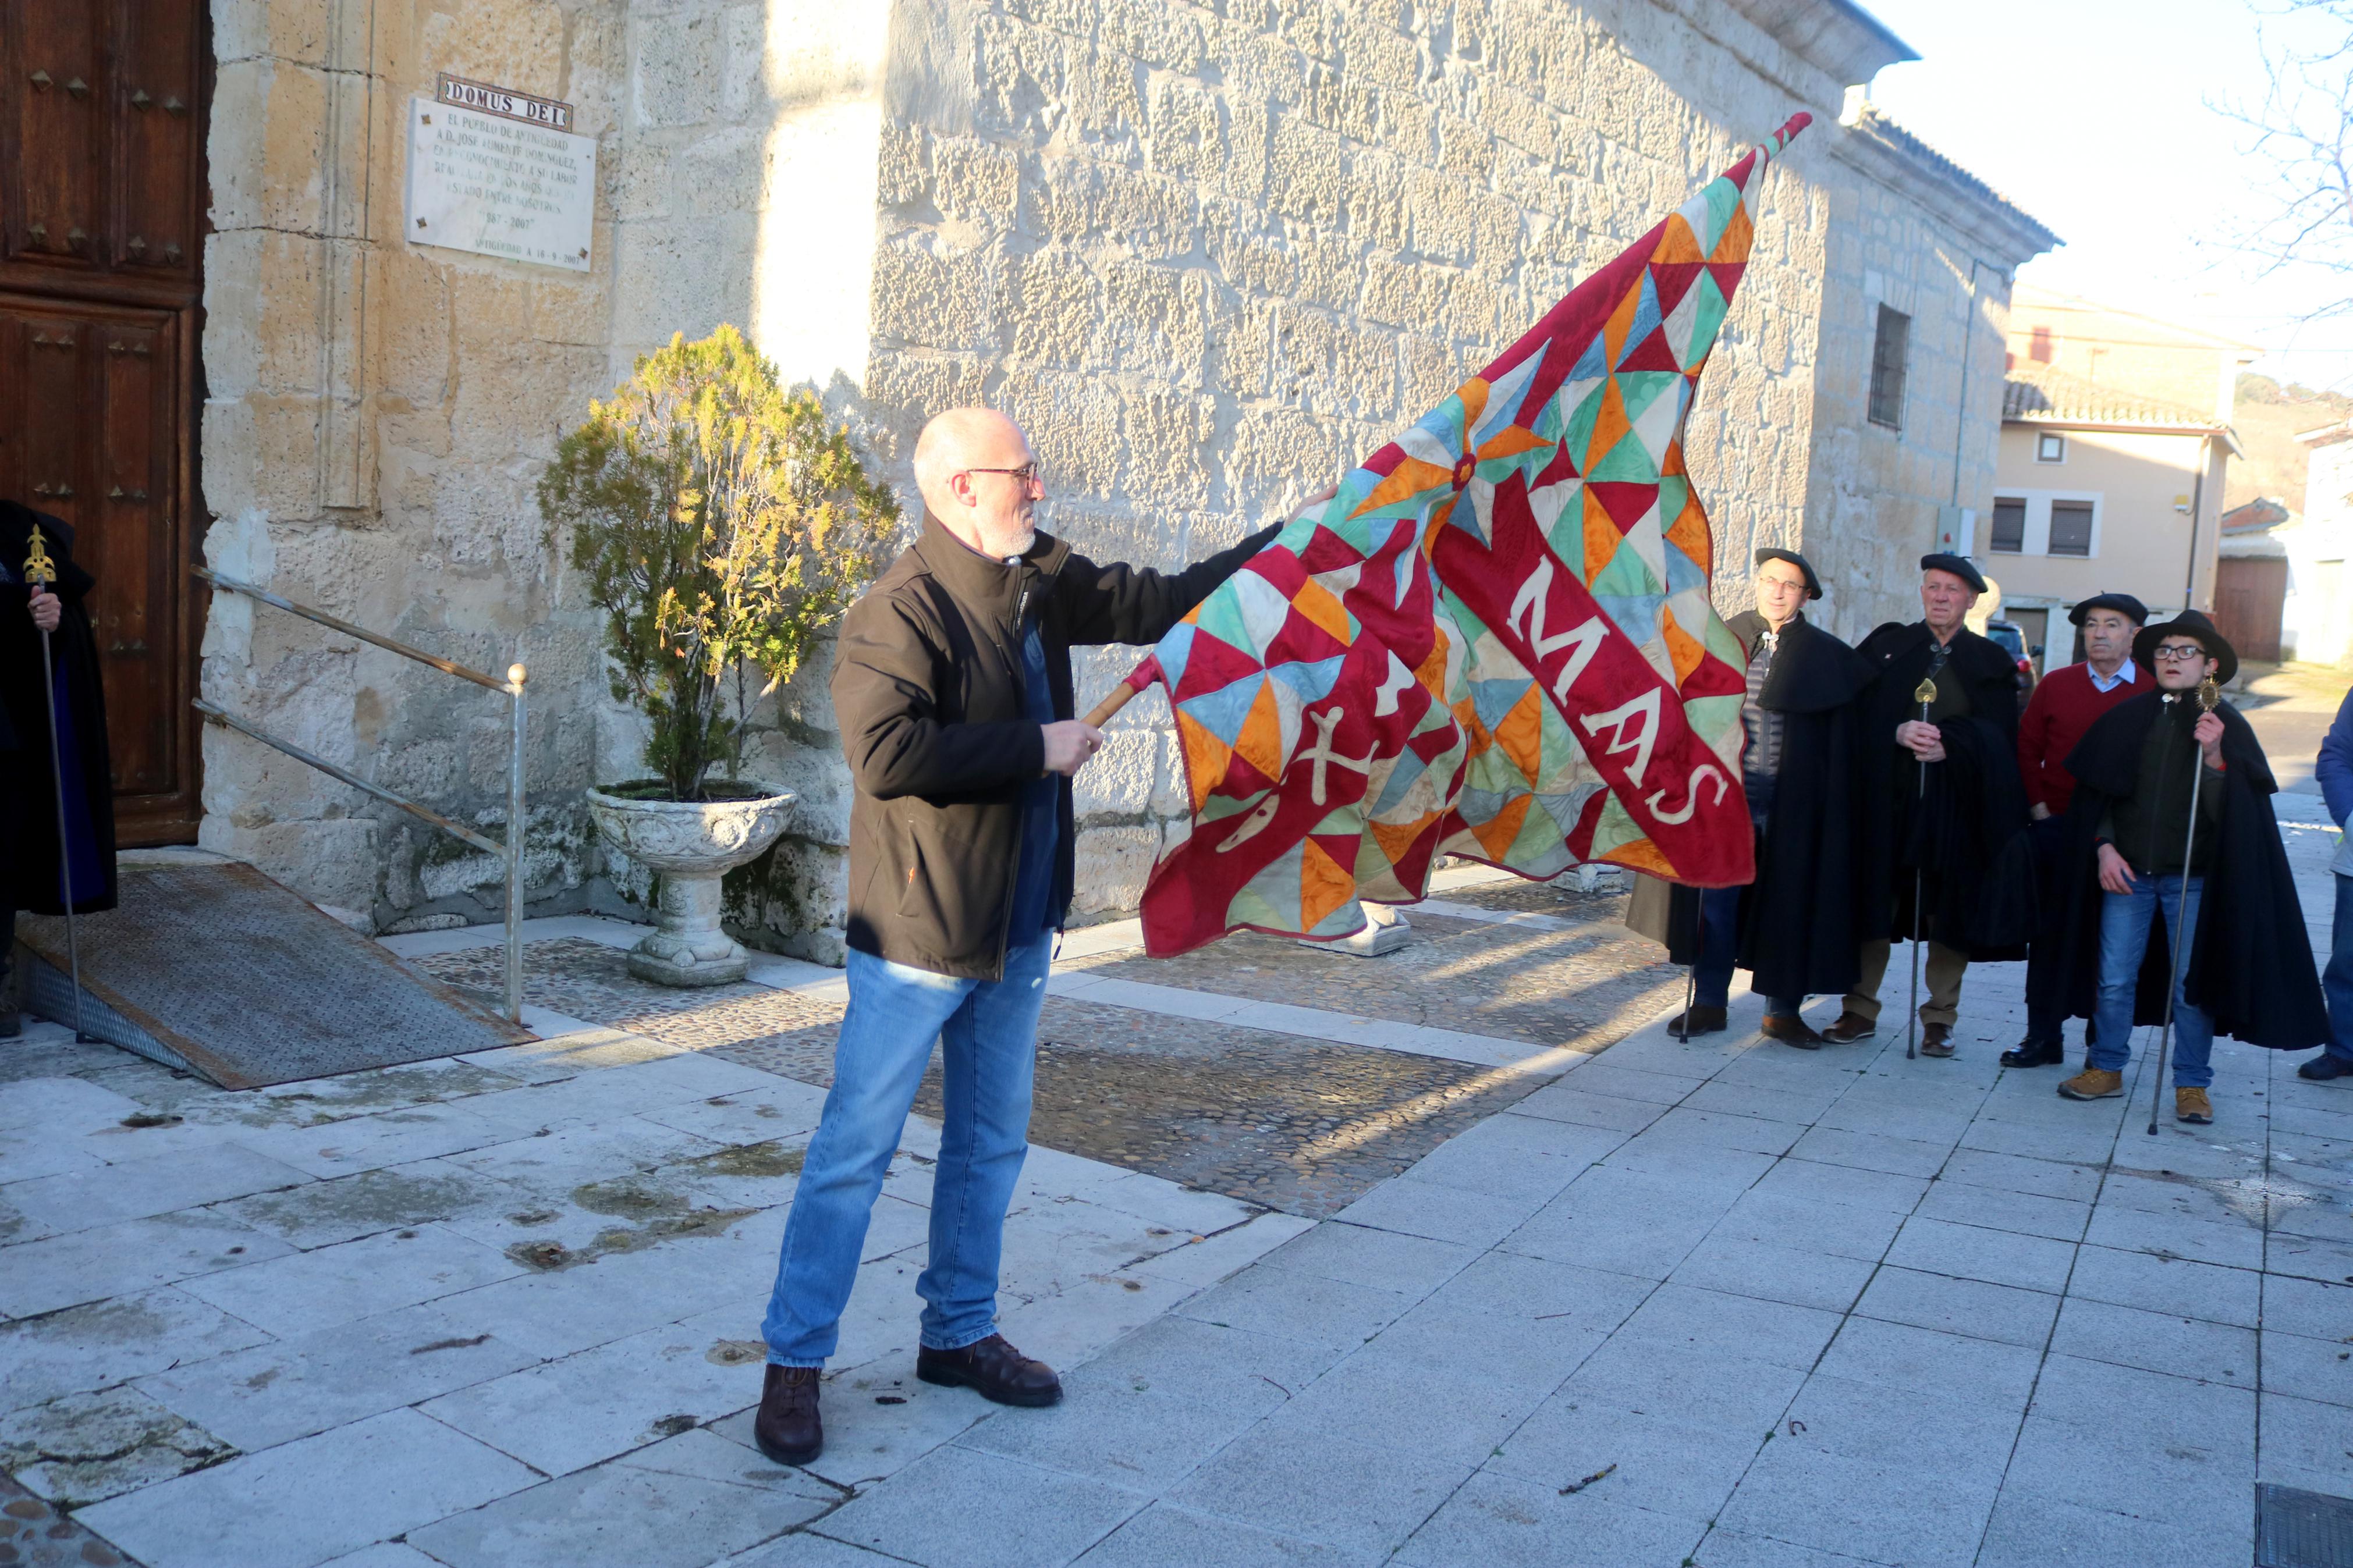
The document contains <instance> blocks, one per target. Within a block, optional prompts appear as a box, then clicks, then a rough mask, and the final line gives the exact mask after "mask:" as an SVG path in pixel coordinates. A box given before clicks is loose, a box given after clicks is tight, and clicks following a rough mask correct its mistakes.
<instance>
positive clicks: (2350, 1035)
mask: <svg viewBox="0 0 2353 1568" xmlns="http://www.w3.org/2000/svg"><path fill="white" fill-rule="evenodd" d="M2330 880H2332V881H2334V882H2335V883H2336V884H2337V920H2336V923H2335V924H2334V925H2332V926H2331V927H2330V928H2329V933H2328V937H2329V940H2328V967H2327V969H2324V970H2322V971H2321V972H2320V989H2321V990H2322V991H2323V992H2325V993H2327V997H2328V1054H2329V1055H2330V1056H2332V1057H2335V1058H2337V1059H2338V1060H2339V1061H2348V1062H2353V877H2334V878H2331V879H2330Z"/></svg>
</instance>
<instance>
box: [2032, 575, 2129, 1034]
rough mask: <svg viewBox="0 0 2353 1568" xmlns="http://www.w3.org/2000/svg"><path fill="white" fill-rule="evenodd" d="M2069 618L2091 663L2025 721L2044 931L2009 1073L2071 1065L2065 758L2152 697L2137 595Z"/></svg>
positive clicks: (2107, 599)
mask: <svg viewBox="0 0 2353 1568" xmlns="http://www.w3.org/2000/svg"><path fill="white" fill-rule="evenodd" d="M2067 618H2068V619H2069V620H2071V621H2073V623H2074V624H2075V628H2076V630H2077V631H2079V632H2081V633H2082V634H2083V638H2084V658H2083V659H2082V661H2081V662H2080V663H2076V664H2063V665H2061V666H2060V667H2059V668H2056V669H2054V670H2052V672H2051V673H2050V674H2048V675H2046V676H2044V677H2043V678H2042V680H2041V681H2040V682H2038V683H2037V684H2036V686H2035V688H2034V695H2033V697H2032V698H2031V699H2029V700H2028V701H2027V704H2026V712H2025V713H2024V714H2023V715H2022V716H2021V718H2020V719H2019V721H2018V773H2019V777H2020V778H2021V780H2023V781H2024V783H2025V784H2026V809H2027V815H2028V816H2029V818H2030V820H2029V821H2028V823H2027V825H2026V835H2027V840H2028V843H2029V844H2030V846H2031V848H2032V850H2033V857H2034V874H2035V890H2036V895H2037V898H2036V906H2037V918H2038V921H2040V926H2039V929H2038V930H2037V931H2035V934H2034V942H2033V944H2032V945H2031V947H2030V948H2029V949H2028V951H2027V954H2026V1037H2025V1038H2024V1039H2022V1040H2021V1041H2019V1042H2018V1044H2017V1045H2016V1046H2014V1047H2011V1048H2010V1049H2009V1050H2006V1051H2004V1052H2002V1053H2001V1065H2002V1066H2004V1067H2006V1068H2041V1067H2056V1066H2058V1065H2059V1063H2060V1062H2062V1061H2063V1060H2065V1059H2066V1046H2065V1042H2064V1041H2063V1039H2062V1038H2061V1036H2062V1034H2063V1023H2062V1015H2061V1013H2060V1006H2059V991H2060V984H2059V977H2058V974H2057V973H2056V969H2055V966H2054V965H2053V964H2052V954H2053V953H2054V952H2056V951H2057V949H2058V945H2059V944H2058V938H2057V931H2056V930H2055V928H2054V927H2053V925H2052V921H2053V920H2054V919H2055V918H2056V916H2057V915H2058V912H2059V910H2060V908H2061V907H2062V906H2063V904H2065V902H2066V899H2065V897H2064V895H2063V892H2062V890H2061V889H2060V888H2059V885H2058V881H2057V878H2058V875H2059V869H2060V862H2061V859H2062V852H2063V850H2064V849H2065V847H2066V842H2067V805H2068V802H2069V801H2070V800H2072V799H2073V797H2074V794H2075V781H2074V780H2073V778H2071V777H2069V776H2068V773H2067V753H2068V752H2072V751H2073V750H2074V749H2075V746H2076V743H2077V742H2080V741H2082V740H2083V738H2084V733H2085V731H2089V730H2090V729H2091V727H2092V725H2093V723H2094V721H2096V720H2097V719H2098V718H2099V717H2100V716H2101V715H2102V714H2104V713H2105V712H2106V711H2107V710H2109V709H2111V708H2114V707H2116V706H2117V705H2118V704H2119V703H2123V702H2128V701H2130V700H2132V699H2133V698H2135V697H2137V696H2139V695H2140V694H2141V693H2142V692H2144V691H2147V689H2149V685H2148V681H2149V678H2148V676H2147V673H2146V672H2145V671H2143V670H2142V669H2141V668H2140V666H2138V665H2137V664H2135V663H2134V662H2133V657H2132V645H2133V638H2134V637H2137V636H2138V635H2139V634H2140V629H2141V627H2142V626H2146V625H2147V624H2148V606H2147V605H2144V604H2142V603H2141V602H2140V601H2139V600H2138V599H2136V598H2134V597H2133V596H2132V595H2130V594H2097V595H2093V596H2092V597H2091V598H2088V599H2085V600H2083V601H2082V602H2080V603H2079V604H2077V605H2075V607H2074V608H2073V609H2072V610H2069V611H2068V612H2067ZM2086 1048H2087V1049H2088V1047H2086ZM2088 1059H2089V1058H2086V1060H2087V1061H2088Z"/></svg>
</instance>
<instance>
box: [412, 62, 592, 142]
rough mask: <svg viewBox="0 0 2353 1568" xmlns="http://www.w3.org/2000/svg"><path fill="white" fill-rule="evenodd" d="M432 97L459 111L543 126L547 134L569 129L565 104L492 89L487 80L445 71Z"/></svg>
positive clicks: (569, 115)
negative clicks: (491, 115) (468, 110)
mask: <svg viewBox="0 0 2353 1568" xmlns="http://www.w3.org/2000/svg"><path fill="white" fill-rule="evenodd" d="M433 96H434V98H435V99H436V100H438V101H439V102H442V103H447V104H450V105H452V106H454V107H456V108H459V109H473V110H480V111H481V112H482V113H484V114H498V115H503V116H505V117H506V118H507V119H509V120H520V121H522V122H523V123H524V124H526V125H544V126H546V127H547V128H548V129H549V130H550V131H569V130H571V129H572V106H571V105H570V104H568V103H563V102H559V101H558V100H555V99H553V98H538V97H534V96H533V94H531V93H528V92H517V91H515V89H512V88H511V87H492V86H491V84H490V83H489V82H486V81H470V80H468V79H466V78H464V77H461V76H451V75H450V74H449V73H448V71H442V72H440V73H438V75H437V76H436V77H435V78H434V81H433Z"/></svg>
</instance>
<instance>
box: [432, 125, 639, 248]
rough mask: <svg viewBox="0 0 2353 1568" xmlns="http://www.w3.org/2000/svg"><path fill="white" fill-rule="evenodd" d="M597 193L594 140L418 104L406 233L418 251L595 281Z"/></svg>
mask: <svg viewBox="0 0 2353 1568" xmlns="http://www.w3.org/2000/svg"><path fill="white" fill-rule="evenodd" d="M564 107H565V108H566V109H567V110H568V108H569V106H568V105H567V106H564ZM565 118H566V119H567V120H568V119H569V114H568V112H567V114H566V115H565ZM595 215H596V140H595V138H593V137H588V136H575V135H572V134H571V133H569V132H563V131H556V130H554V129H551V128H550V127H548V126H546V125H544V124H533V123H530V122H528V121H524V120H522V119H521V118H519V117H510V116H508V115H503V114H495V113H484V112H481V111H480V110H472V109H467V108H463V107H461V106H459V105H457V104H453V103H447V102H436V101H434V100H430V99H423V98H419V99H412V100H410V102H409V111H408V216H407V221H406V225H405V230H406V234H407V236H408V237H409V239H410V240H411V241H412V242H413V243H415V244H417V245H438V246H445V247H448V248H450V249H452V250H470V251H473V252H475V253H477V254H479V255H482V256H497V257H502V258H505V259H507V260H509V261H533V262H538V263H540V264H541V265H543V266H547V267H562V268H568V269H569V270H571V271H574V272H586V271H587V270H588V249H589V235H590V230H591V226H592V223H593V220H594V218H595Z"/></svg>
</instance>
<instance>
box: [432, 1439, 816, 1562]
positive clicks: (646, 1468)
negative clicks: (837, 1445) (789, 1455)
mask: <svg viewBox="0 0 2353 1568" xmlns="http://www.w3.org/2000/svg"><path fill="white" fill-rule="evenodd" d="M840 1501H841V1493H840V1492H839V1490H838V1489H835V1488H832V1487H829V1486H827V1485H826V1484H825V1483H824V1482H822V1481H818V1480H817V1479H813V1478H811V1477H809V1476H807V1475H805V1474H803V1473H802V1472H801V1471H798V1470H792V1469H786V1468H783V1467H781V1466H777V1465H771V1464H768V1463H767V1462H766V1461H765V1460H762V1459H759V1458H747V1457H746V1456H745V1455H744V1451H743V1450H742V1449H741V1448H738V1447H735V1446H734V1445H733V1444H731V1443H728V1442H725V1441H724V1440H723V1439H721V1438H718V1437H714V1436H712V1435H711V1434H710V1433H708V1432H701V1431H694V1432H687V1433H682V1434H681V1435H680V1436H676V1437H672V1438H670V1439H669V1440H668V1441H666V1442H661V1443H657V1444H655V1445H653V1446H652V1447H647V1448H643V1449H640V1450H638V1452H637V1453H635V1454H633V1455H631V1456H629V1457H628V1458H626V1459H622V1460H617V1461H616V1462H614V1463H611V1464H606V1465H598V1466H596V1468H593V1469H587V1470H583V1471H581V1472H579V1473H578V1474H576V1475H569V1476H564V1477H561V1478H559V1479H555V1480H552V1481H548V1482H545V1483H543V1484H542V1485H539V1486H535V1487H532V1488H530V1489H526V1490H523V1491H518V1492H515V1493H512V1494H511V1495H509V1496H507V1497H504V1498H501V1499H500V1500H498V1501H496V1502H493V1503H491V1504H488V1505H487V1506H485V1507H482V1508H479V1509H475V1510H471V1511H470V1512H466V1513H460V1514H457V1515H454V1516H453V1517H450V1518H448V1519H444V1520H442V1521H439V1522H438V1523H435V1524H431V1525H428V1526H427V1527H426V1528H425V1529H422V1530H417V1531H411V1532H410V1539H411V1541H413V1542H415V1543H416V1544H417V1546H418V1547H420V1548H422V1549H423V1550H424V1551H425V1552H427V1553H428V1554H429V1555H430V1557H431V1558H432V1559H433V1560H434V1561H436V1562H440V1563H448V1564H450V1568H576V1565H577V1564H581V1563H629V1564H631V1565H632V1568H702V1565H703V1564H705V1563H712V1562H714V1561H716V1560H718V1559H720V1558H723V1557H728V1556H733V1554H735V1553H736V1552H741V1551H744V1550H745V1549H747V1548H749V1547H752V1546H754V1545H756V1544H758V1543H759V1542H763V1541H765V1540H767V1539H768V1538H770V1537H772V1536H775V1535H777V1534H779V1533H781V1532H783V1531H786V1530H789V1529H792V1528H794V1527H795V1526H797V1525H802V1524H806V1523H807V1522H809V1521H812V1520H815V1519H818V1518H820V1517H822V1516H824V1515H825V1514H827V1513H828V1512H830V1511H831V1510H833V1509H835V1508H836V1507H838V1506H839V1503H840Z"/></svg>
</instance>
